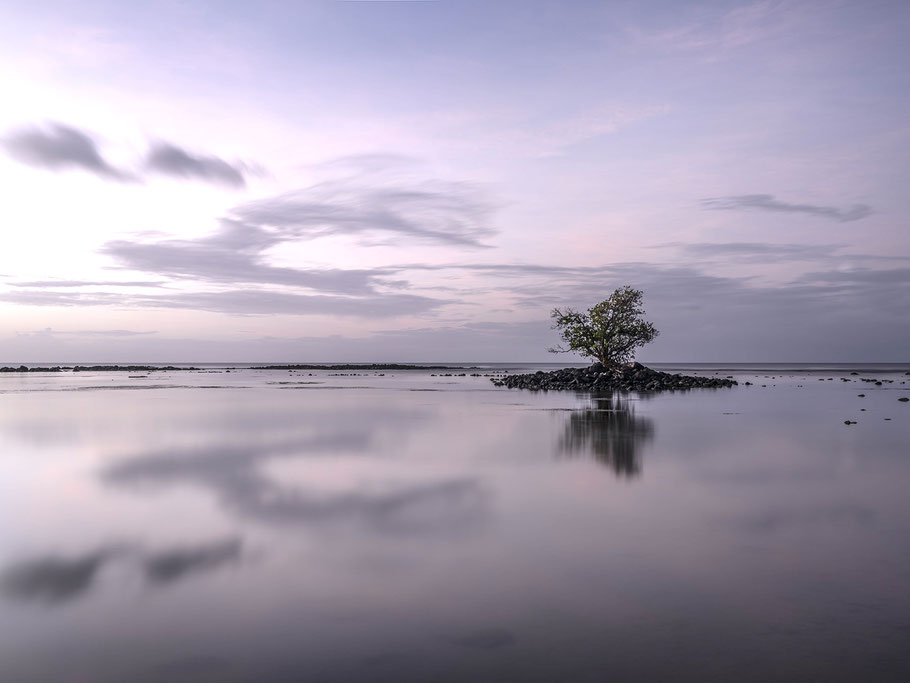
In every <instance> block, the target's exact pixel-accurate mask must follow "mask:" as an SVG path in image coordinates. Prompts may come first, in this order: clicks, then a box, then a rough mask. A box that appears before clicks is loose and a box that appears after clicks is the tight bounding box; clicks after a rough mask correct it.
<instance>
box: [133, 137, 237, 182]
mask: <svg viewBox="0 0 910 683" xmlns="http://www.w3.org/2000/svg"><path fill="white" fill-rule="evenodd" d="M145 167H146V168H147V169H148V170H150V171H153V172H157V173H163V174H165V175H170V176H176V177H178V178H193V179H198V180H203V181H206V182H212V183H220V184H222V185H229V186H231V187H244V186H245V185H246V178H245V177H244V174H243V171H244V168H243V166H241V165H239V164H237V165H232V164H229V163H228V162H226V161H225V160H224V159H221V158H219V157H216V156H210V155H204V154H191V153H190V152H188V151H186V150H185V149H182V148H180V147H177V146H176V145H173V144H171V143H167V142H159V143H157V144H155V145H153V146H152V148H151V149H150V150H149V153H148V156H147V157H146V160H145Z"/></svg>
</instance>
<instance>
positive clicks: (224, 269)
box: [101, 220, 381, 295]
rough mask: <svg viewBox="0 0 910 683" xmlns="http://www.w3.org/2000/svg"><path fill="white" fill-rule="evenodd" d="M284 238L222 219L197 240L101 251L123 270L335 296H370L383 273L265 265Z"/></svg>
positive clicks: (120, 244) (116, 245)
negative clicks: (270, 251) (266, 256)
mask: <svg viewBox="0 0 910 683" xmlns="http://www.w3.org/2000/svg"><path fill="white" fill-rule="evenodd" d="M285 241H288V239H287V237H286V236H284V235H281V234H277V233H274V232H270V231H268V230H265V229H263V228H261V227H259V226H256V225H250V224H248V223H244V222H240V221H234V220H223V221H222V222H221V226H220V228H219V230H218V231H216V232H215V233H214V234H212V235H210V236H207V237H202V238H198V239H195V240H162V241H158V242H140V241H130V240H114V241H111V242H108V243H107V244H105V245H104V246H103V247H102V249H101V253H102V254H106V255H108V256H110V257H112V258H114V259H115V260H116V261H117V262H118V263H119V264H120V265H121V266H123V267H124V268H129V269H130V270H136V271H144V272H149V273H154V274H156V275H160V276H167V277H172V278H178V279H191V280H196V281H208V282H217V283H230V284H240V283H243V284H270V285H289V286H292V287H305V288H308V289H315V290H319V291H322V292H331V293H336V294H348V295H358V294H372V293H374V289H373V285H374V284H375V279H376V277H377V276H378V275H380V274H381V273H376V272H372V271H368V270H343V269H338V268H319V269H316V268H309V269H308V268H286V267H277V266H270V265H268V264H266V263H264V252H265V251H266V250H267V249H269V248H271V247H274V246H276V245H278V244H281V243H282V242H285Z"/></svg>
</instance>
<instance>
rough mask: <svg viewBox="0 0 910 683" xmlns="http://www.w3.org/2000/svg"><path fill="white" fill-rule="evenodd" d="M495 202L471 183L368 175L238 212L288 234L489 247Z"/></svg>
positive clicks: (246, 206) (235, 211)
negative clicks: (491, 201)
mask: <svg viewBox="0 0 910 683" xmlns="http://www.w3.org/2000/svg"><path fill="white" fill-rule="evenodd" d="M491 211H492V206H491V204H490V202H489V201H488V200H487V199H486V198H484V197H483V196H482V195H481V193H480V192H479V190H478V188H477V187H475V186H473V185H470V184H468V183H458V182H448V181H441V180H426V181H420V182H406V181H402V180H401V179H391V180H389V179H381V178H370V177H364V176H363V175H357V176H352V177H348V178H342V179H336V180H331V181H327V182H324V183H319V184H316V185H311V186H309V187H306V188H302V189H299V190H294V191H292V192H287V193H285V194H281V195H278V196H275V197H270V198H266V199H259V200H256V201H252V202H247V203H245V204H241V205H240V206H237V207H235V208H234V209H233V211H232V212H231V214H232V216H233V217H235V218H237V219H239V220H241V221H243V222H245V223H248V224H251V225H255V226H258V227H259V228H261V229H264V230H269V229H270V230H272V231H274V232H277V233H278V234H281V235H283V236H284V237H285V238H291V237H293V238H296V239H316V238H319V237H327V236H332V235H346V236H353V237H357V238H358V239H359V240H360V241H361V242H362V243H366V244H388V243H396V242H402V241H406V244H408V245H412V244H414V243H426V244H441V245H454V246H462V247H483V246H486V245H485V244H484V243H483V241H482V240H483V239H484V238H486V237H489V236H490V235H492V234H493V230H492V229H491V228H490V227H489V226H488V225H487V220H488V217H489V214H490V213H491Z"/></svg>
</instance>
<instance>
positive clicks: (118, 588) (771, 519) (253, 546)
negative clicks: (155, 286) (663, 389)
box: [0, 365, 910, 683]
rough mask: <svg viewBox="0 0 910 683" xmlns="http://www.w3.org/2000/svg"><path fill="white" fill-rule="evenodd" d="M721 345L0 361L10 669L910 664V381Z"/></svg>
mask: <svg viewBox="0 0 910 683" xmlns="http://www.w3.org/2000/svg"><path fill="white" fill-rule="evenodd" d="M503 367H506V366H500V367H497V368H492V367H485V368H484V369H483V370H480V371H478V372H480V373H481V374H482V373H484V372H490V371H491V370H501V369H502V368H503ZM508 367H510V368H511V369H512V370H513V371H514V370H515V369H517V367H516V366H508ZM535 369H536V368H535ZM694 370H695V371H697V372H700V373H703V374H704V373H708V374H713V373H714V372H719V373H721V374H722V376H726V375H728V374H732V375H734V376H735V377H736V378H737V379H738V380H740V382H745V381H747V380H748V381H752V382H753V383H754V384H753V385H752V386H744V385H741V386H739V387H735V388H733V389H719V390H694V391H690V392H682V393H673V394H670V393H664V394H658V395H640V394H635V393H632V394H617V395H612V396H590V395H584V394H572V393H553V392H551V393H531V392H523V391H516V390H511V391H510V390H508V389H501V388H495V387H493V386H492V385H491V384H490V382H489V379H488V378H487V377H482V376H481V377H471V376H470V373H471V372H473V371H471V370H467V371H465V373H466V374H465V376H463V377H459V376H452V377H445V376H439V374H440V373H439V372H438V371H434V372H430V371H410V372H386V373H375V372H367V373H329V372H319V371H315V372H310V371H302V372H284V371H254V370H244V369H238V368H237V367H234V368H232V371H231V372H229V373H228V372H225V371H224V368H223V367H222V368H221V369H218V368H207V369H205V370H204V371H200V372H171V373H140V375H146V376H135V375H134V376H132V377H130V376H128V375H126V374H124V373H100V372H99V373H59V374H50V373H48V374H29V375H12V374H11V375H9V376H2V377H0V680H2V681H17V682H19V681H21V682H23V683H26V682H29V683H30V682H33V681H34V682H38V681H42V682H44V681H92V682H95V681H98V682H100V683H105V682H107V681H111V682H113V681H125V680H129V681H139V682H143V681H262V680H269V681H301V680H305V681H339V682H341V681H399V682H408V681H541V682H543V681H546V682H548V683H550V682H552V681H566V682H572V681H578V682H587V681H606V680H610V681H615V680H670V679H672V680H680V679H686V678H696V677H699V678H701V679H703V680H718V681H719V680H734V679H735V680H741V681H753V680H754V681H766V680H771V679H774V680H830V681H838V680H844V681H846V680H882V681H890V680H893V681H904V680H910V654H908V651H910V650H908V648H907V647H906V643H907V642H910V540H908V539H910V496H908V495H907V492H908V484H910V419H908V418H910V405H908V404H907V403H902V402H899V401H898V398H899V397H901V396H910V383H907V384H904V383H903V382H910V376H906V375H904V374H903V369H901V371H898V369H897V368H894V367H887V366H877V367H859V368H856V369H854V368H844V367H830V366H827V367H823V366H822V367H813V368H800V367H785V366H761V367H759V366H751V367H750V368H749V369H743V368H742V367H739V368H737V367H732V366H729V365H724V366H716V367H700V368H695V369H694ZM851 370H853V371H857V372H859V374H858V375H851V374H850V371H851ZM434 374H435V375H436V376H433V375H434ZM456 374H458V373H456ZM828 378H831V379H828ZM863 378H866V379H877V380H879V381H882V384H880V385H876V384H875V383H874V382H863V381H861V380H862V379H863ZM885 380H891V382H890V383H889V382H887V381H885ZM763 385H764V386H763ZM859 394H864V395H865V396H864V397H859V396H858V395H859ZM863 409H865V410H863ZM845 420H851V421H854V420H855V421H856V422H857V424H851V425H845V424H844V421H845Z"/></svg>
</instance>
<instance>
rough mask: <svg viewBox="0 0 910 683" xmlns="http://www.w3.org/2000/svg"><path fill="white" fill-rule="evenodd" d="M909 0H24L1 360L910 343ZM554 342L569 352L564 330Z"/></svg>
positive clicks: (812, 352)
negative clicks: (584, 323) (622, 342)
mask: <svg viewBox="0 0 910 683" xmlns="http://www.w3.org/2000/svg"><path fill="white" fill-rule="evenodd" d="M907 35H910V4H908V3H907V2H904V1H903V0H897V1H893V2H889V1H881V2H880V1H877V0H863V1H862V2H860V1H853V2H846V1H844V2H839V1H837V0H824V1H818V2H815V1H812V0H809V1H801V2H792V1H791V2H784V1H780V2H778V1H774V0H768V1H760V2H719V1H718V2H686V1H682V2H680V1H677V0H673V1H666V2H654V3H641V2H632V1H630V2H610V1H601V2H586V1H578V2H543V1H540V0H525V1H523V2H512V1H511V0H504V1H502V2H473V1H469V0H436V1H425V2H423V1H413V2H389V1H384V0H362V1H358V2H332V1H329V0H318V1H316V0H313V1H309V0H303V1H295V2H268V1H265V2H258V3H233V2H177V1H173V2H155V3H124V2H114V1H110V2H96V1H93V0H86V1H85V2H81V3H72V2H54V1H49V2H41V3H6V6H5V7H4V8H3V9H0V88H2V93H3V102H4V106H3V107H2V108H0V182H2V187H3V188H4V192H3V201H2V202H0V226H3V243H2V247H0V364H9V363H14V362H16V363H18V362H56V361H59V362H66V361H70V362H76V361H99V362H100V361H111V362H126V361H137V362H138V361H147V362H168V361H170V362H178V361H187V362H192V361H195V362H204V361H408V360H411V361H445V360H448V361H512V360H515V361H519V360H521V361H554V360H558V358H557V357H554V356H551V355H549V354H547V352H546V349H547V347H549V346H552V345H553V344H554V343H555V342H556V341H557V338H556V333H555V332H554V331H552V330H551V329H550V328H549V324H550V321H549V311H550V310H551V309H552V308H553V307H554V306H574V307H576V308H587V307H588V306H591V305H593V304H594V303H596V302H597V301H599V300H601V299H603V298H605V297H606V296H607V295H609V293H610V292H611V291H612V290H613V289H614V288H616V287H619V286H621V285H626V284H629V285H632V286H634V287H637V288H640V289H643V290H644V291H645V307H646V309H647V311H648V317H649V319H651V320H652V321H653V322H654V323H655V325H656V326H657V327H658V329H659V330H660V331H661V336H660V337H659V338H658V340H657V341H656V342H655V343H654V344H652V345H651V346H649V347H648V348H646V349H644V350H643V351H642V352H641V353H640V358H641V359H642V360H644V361H649V360H650V361H810V360H815V361H828V362H831V361H842V362H851V361H856V362H861V361H880V362H886V361H893V362H903V361H910V353H908V352H907V349H908V348H910V231H908V229H907V218H906V217H907V215H908V214H910V211H908V210H910V193H908V192H907V187H908V181H910V172H908V171H910V106H908V104H910V102H908V99H910V87H908V85H910V72H908V70H907V69H906V64H908V63H910V54H908V53H910V43H908V41H907V40H906V36H907ZM563 358H564V359H565V360H576V359H575V358H571V357H568V356H566V357H563Z"/></svg>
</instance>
